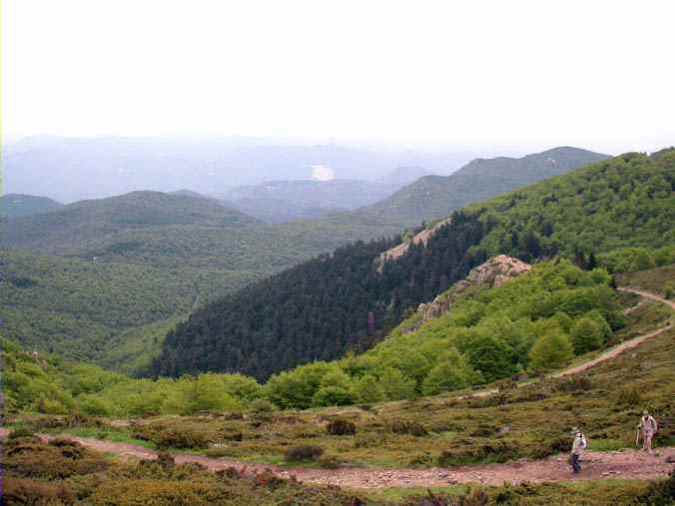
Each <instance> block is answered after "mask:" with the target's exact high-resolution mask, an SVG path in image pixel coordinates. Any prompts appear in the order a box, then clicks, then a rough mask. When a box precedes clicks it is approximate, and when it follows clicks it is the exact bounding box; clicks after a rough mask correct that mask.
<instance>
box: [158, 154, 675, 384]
mask: <svg viewBox="0 0 675 506" xmlns="http://www.w3.org/2000/svg"><path fill="white" fill-rule="evenodd" d="M674 187H675V151H673V150H669V151H664V152H660V153H659V155H658V156H653V157H648V156H646V155H643V154H638V153H630V154H626V155H622V156H619V157H616V158H613V159H611V160H607V161H603V162H599V163H597V164H594V165H592V166H589V167H587V168H585V169H581V170H578V171H576V172H574V173H571V174H567V175H564V176H560V177H556V178H553V179H551V180H548V181H545V182H543V183H539V184H536V185H534V186H531V187H529V188H527V189H525V190H521V191H517V192H513V193H510V194H507V195H505V196H502V197H499V198H496V199H493V200H491V201H489V202H487V203H484V204H477V205H474V206H470V207H468V208H466V209H464V210H462V211H457V212H455V213H454V214H453V216H452V220H451V222H450V224H449V225H447V226H444V227H442V228H441V229H440V231H439V232H438V233H437V234H436V235H435V236H434V237H433V238H432V239H431V240H430V241H429V242H428V244H427V245H426V247H422V246H416V247H411V248H410V250H409V252H408V253H407V254H406V255H404V256H403V257H402V258H400V259H398V260H397V261H395V262H390V263H388V264H387V265H386V266H385V268H384V270H383V272H382V273H378V272H377V269H376V268H375V266H374V261H375V259H376V258H377V257H378V255H379V254H380V253H381V252H382V251H384V250H386V249H387V248H389V247H391V246H392V241H377V242H373V243H368V244H364V243H356V244H352V245H350V246H347V247H344V248H341V249H339V250H338V251H336V252H335V253H334V254H333V255H330V256H329V255H326V256H322V257H319V258H317V259H314V260H311V261H309V262H306V263H304V264H302V265H300V266H298V267H296V268H294V269H290V270H288V271H285V272H283V273H281V274H279V275H277V276H275V277H273V278H270V279H268V280H265V281H263V282H260V283H258V284H255V285H253V286H250V287H248V288H245V289H244V290H242V291H240V292H238V293H237V294H235V295H233V296H230V297H227V298H224V299H222V300H220V301H218V302H215V303H213V304H211V305H208V306H206V307H205V308H203V309H201V310H200V311H198V312H197V313H195V314H193V315H192V317H191V318H190V319H189V320H188V321H187V322H186V323H185V324H182V325H179V326H178V327H177V328H176V329H175V331H173V332H171V333H170V334H169V335H168V336H167V338H166V340H165V343H164V348H163V352H162V354H161V356H160V357H159V358H158V359H157V360H156V361H155V363H154V366H153V373H154V374H155V375H169V376H179V375H181V374H184V373H195V372H200V371H223V372H228V371H229V372H235V371H236V372H243V373H246V374H250V375H253V376H254V377H256V378H258V379H265V378H267V377H269V376H270V375H271V374H274V373H276V372H279V371H282V370H286V369H289V368H292V367H294V366H296V365H299V364H302V363H306V362H311V361H315V360H329V359H334V358H337V357H339V356H341V355H342V354H344V353H345V352H346V351H347V350H349V349H352V348H355V349H363V348H366V347H368V346H369V345H372V344H373V343H375V342H377V341H378V339H379V337H380V336H382V335H383V334H384V333H385V332H386V331H387V330H388V329H391V328H392V327H393V326H394V325H396V324H397V323H399V322H400V321H401V320H402V319H403V317H404V315H406V314H407V312H408V311H410V310H412V309H414V308H415V307H416V306H417V305H418V304H419V303H420V302H423V301H428V300H430V299H432V298H433V297H434V296H436V295H437V294H439V293H440V292H442V291H443V290H445V289H446V288H447V287H448V286H449V285H450V284H452V283H453V282H454V281H456V280H458V279H461V278H462V277H464V276H465V275H466V274H467V273H468V271H469V270H470V269H471V268H472V267H474V266H475V265H478V264H479V263H481V262H482V261H484V260H485V259H486V258H488V257H490V256H494V255H497V254H501V253H504V254H509V255H512V256H515V257H518V258H520V259H523V260H526V261H530V262H531V261H535V260H539V259H546V258H552V257H554V256H555V255H558V254H562V255H564V256H566V257H568V258H572V259H575V260H577V261H578V263H579V264H583V265H584V266H585V267H589V266H591V265H589V264H591V263H593V262H594V261H597V259H596V260H593V259H594V258H596V257H597V256H598V255H600V254H602V253H606V252H609V251H612V250H615V249H617V248H624V247H641V246H648V247H650V248H658V247H660V246H664V245H668V244H673V243H675V230H674V229H673V227H672V224H673V223H675V199H673V198H672V192H673V189H674Z"/></svg>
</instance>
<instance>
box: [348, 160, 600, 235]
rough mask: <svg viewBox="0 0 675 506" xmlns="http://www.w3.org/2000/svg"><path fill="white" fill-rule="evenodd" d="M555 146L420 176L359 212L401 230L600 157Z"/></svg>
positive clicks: (565, 171) (474, 161)
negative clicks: (444, 173) (446, 173)
mask: <svg viewBox="0 0 675 506" xmlns="http://www.w3.org/2000/svg"><path fill="white" fill-rule="evenodd" d="M606 158H607V156H606V155H602V154H599V153H593V152H592V151H586V150H583V149H578V148H571V147H560V148H555V149H550V150H548V151H544V152H542V153H536V154H531V155H527V156H525V157H523V158H508V157H499V158H491V159H482V158H478V159H476V160H473V161H472V162H470V163H469V164H467V165H465V166H464V167H462V168H461V169H460V170H458V171H457V172H455V173H454V174H451V175H450V176H446V177H443V176H426V177H423V178H421V179H419V180H417V181H415V182H414V183H412V184H410V185H409V186H406V187H405V188H402V189H401V190H399V191H398V192H396V193H395V194H394V195H392V196H391V197H389V198H388V199H385V200H384V201H382V202H378V203H377V204H374V205H372V206H370V207H367V208H365V209H362V210H361V211H360V212H361V213H363V214H366V215H368V216H371V217H374V218H378V219H381V220H383V221H385V222H398V223H402V224H405V225H406V226H412V225H417V224H419V223H421V222H422V221H428V220H434V219H438V218H442V217H445V216H447V215H448V214H450V212H452V211H454V210H455V209H460V208H462V207H464V206H466V205H468V204H471V203H473V202H481V201H484V200H487V199H489V198H492V197H495V196H497V195H501V194H502V193H506V192H509V191H512V190H515V189H517V188H520V187H523V186H527V185H528V184H532V183H535V182H537V181H541V180H543V179H547V178H549V177H553V176H557V175H561V174H565V173H567V172H570V171H572V170H574V169H577V168H579V167H582V166H584V165H588V164H590V163H594V162H598V161H600V160H604V159H606Z"/></svg>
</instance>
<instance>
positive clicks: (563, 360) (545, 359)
mask: <svg viewBox="0 0 675 506" xmlns="http://www.w3.org/2000/svg"><path fill="white" fill-rule="evenodd" d="M573 356H574V348H573V346H572V343H571V342H570V339H569V337H568V336H567V335H566V334H564V333H563V332H562V331H555V330H552V331H549V332H548V333H547V334H545V335H543V336H542V337H540V338H539V339H538V340H537V342H536V343H534V346H533V347H532V351H530V368H531V369H532V370H533V371H537V372H540V371H550V370H553V369H557V368H560V367H562V366H564V365H566V364H567V363H568V362H569V361H570V360H572V357H573Z"/></svg>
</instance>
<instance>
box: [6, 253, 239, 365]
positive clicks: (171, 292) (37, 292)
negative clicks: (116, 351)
mask: <svg viewBox="0 0 675 506" xmlns="http://www.w3.org/2000/svg"><path fill="white" fill-rule="evenodd" d="M249 281H250V278H244V277H243V276H240V275H238V274H236V273H227V272H222V271H221V272H219V271H217V270H215V269H214V270H211V271H198V270H195V269H190V268H181V269H173V270H171V271H167V270H165V269H159V268H156V267H152V266H147V265H138V264H126V263H106V262H92V261H91V260H89V261H87V260H81V259H77V258H61V257H47V256H39V255H35V254H32V253H26V252H18V251H8V250H0V320H2V334H3V336H4V337H6V338H10V339H14V340H16V341H18V342H20V343H22V344H23V345H25V346H26V347H27V348H28V349H30V350H33V349H38V350H44V351H53V352H56V353H58V354H60V355H62V356H64V357H67V358H71V359H78V360H92V361H100V360H104V358H105V355H106V353H107V350H108V345H109V344H112V343H113V342H117V344H119V342H118V341H116V339H114V338H115V336H117V335H118V334H121V333H125V332H127V331H129V330H130V329H135V328H139V327H140V328H143V326H146V325H149V324H152V323H155V322H158V321H163V320H166V319H169V318H172V317H174V315H187V314H188V313H189V312H190V311H191V310H192V308H193V306H194V304H195V302H198V301H199V300H202V301H203V302H206V301H208V300H210V299H212V298H216V296H217V295H222V294H224V293H227V290H234V289H236V288H241V287H243V286H244V285H245V283H246V282H249ZM148 351H149V350H148Z"/></svg>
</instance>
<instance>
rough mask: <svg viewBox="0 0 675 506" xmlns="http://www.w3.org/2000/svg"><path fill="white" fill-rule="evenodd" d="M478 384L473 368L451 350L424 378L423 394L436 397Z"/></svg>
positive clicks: (456, 352)
mask: <svg viewBox="0 0 675 506" xmlns="http://www.w3.org/2000/svg"><path fill="white" fill-rule="evenodd" d="M476 382H477V377H476V373H475V371H474V370H473V368H472V367H471V366H470V365H469V364H468V363H467V361H466V359H465V358H464V357H463V356H462V355H460V354H459V352H458V351H457V350H455V349H452V348H451V349H450V350H448V351H447V352H446V353H445V356H444V357H442V358H441V359H440V360H439V361H438V364H436V366H435V367H434V368H433V369H431V371H429V374H428V375H427V376H426V378H424V382H423V384H422V393H423V394H424V395H436V394H439V393H441V392H447V391H450V390H459V389H461V388H464V387H467V386H469V385H470V384H472V383H476Z"/></svg>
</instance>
